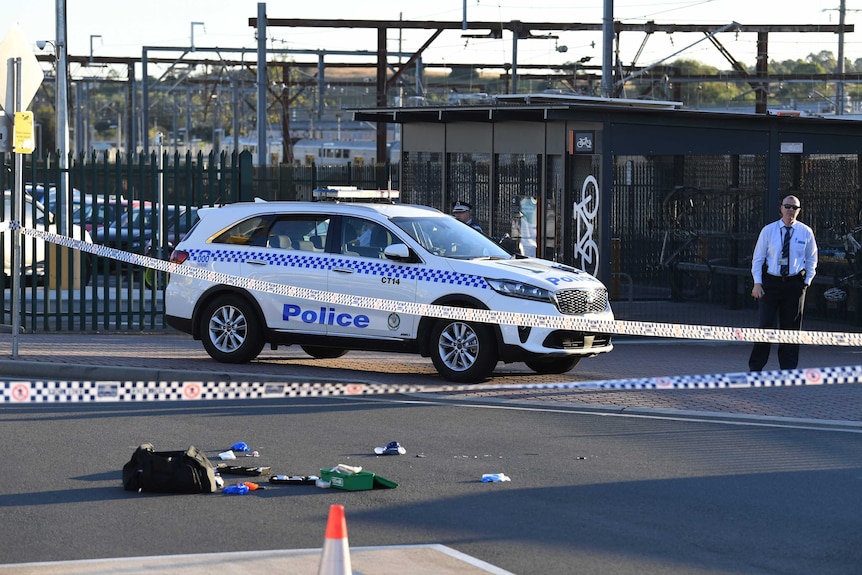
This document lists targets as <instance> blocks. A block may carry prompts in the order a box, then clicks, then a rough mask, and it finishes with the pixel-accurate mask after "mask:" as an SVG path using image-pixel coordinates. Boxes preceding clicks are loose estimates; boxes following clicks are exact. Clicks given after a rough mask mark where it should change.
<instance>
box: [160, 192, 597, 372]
mask: <svg viewBox="0 0 862 575" xmlns="http://www.w3.org/2000/svg"><path fill="white" fill-rule="evenodd" d="M198 215H199V216H200V221H199V222H198V223H197V224H196V225H195V227H194V228H193V229H192V230H191V231H190V232H189V233H188V235H186V237H185V238H184V239H183V240H182V241H181V242H180V243H179V244H177V246H176V248H175V249H174V252H173V254H172V256H171V261H172V262H174V263H177V264H181V265H183V266H185V267H189V268H194V269H198V270H207V271H211V272H223V273H226V274H230V275H234V276H239V277H241V278H245V279H247V280H252V281H253V282H259V281H267V282H276V283H279V284H285V285H289V286H294V287H298V288H309V289H316V290H325V291H330V292H335V293H340V294H350V295H351V296H365V297H369V298H381V299H386V300H397V301H404V302H411V303H413V302H416V303H420V304H436V305H443V306H455V307H465V308H478V309H487V310H496V311H501V312H514V313H518V312H526V313H532V314H540V315H544V316H550V317H563V316H582V317H589V318H596V319H602V320H612V319H613V313H612V311H611V307H610V304H609V302H608V292H607V289H606V288H605V286H604V285H602V283H601V282H600V281H599V280H597V279H596V278H594V277H592V276H591V275H589V274H588V273H586V272H583V271H581V270H577V269H575V268H572V267H569V266H565V265H561V264H558V263H554V262H550V261H545V260H540V259H533V258H525V257H522V256H514V255H511V254H509V253H508V252H506V251H505V250H503V249H502V248H501V247H500V246H499V245H498V244H497V243H495V242H494V241H493V240H491V239H489V238H487V237H485V236H484V235H482V234H481V233H479V232H477V231H476V230H474V229H472V228H471V227H469V226H465V225H464V224H462V223H461V222H459V221H457V220H455V219H454V218H453V217H451V216H449V215H447V214H444V213H442V212H440V211H438V210H435V209H432V208H427V207H424V206H412V205H402V204H340V203H329V202H325V203H324V202H272V203H267V202H253V203H252V202H249V203H237V204H231V205H227V206H223V207H220V208H201V209H200V210H199V211H198ZM366 231H367V232H368V233H367V234H366V233H365V232H366ZM363 238H364V239H363ZM249 283H252V282H249ZM165 310H166V321H167V323H168V324H169V325H171V326H172V327H174V328H176V329H178V330H180V331H183V332H185V333H188V334H191V335H192V336H193V337H194V338H195V339H200V340H202V342H203V346H204V348H205V349H206V351H207V353H209V355H210V356H211V357H212V358H213V359H216V360H217V361H221V362H226V363H244V362H248V361H251V360H252V359H254V358H255V357H257V355H258V354H259V353H260V351H261V350H262V349H263V346H264V345H265V344H267V343H269V344H270V345H272V346H278V345H282V344H299V345H300V346H301V347H302V349H303V350H304V351H305V352H306V353H308V354H309V355H311V356H313V357H317V358H335V357H339V356H341V355H343V354H344V353H346V351H347V350H352V349H363V350H375V351H396V352H408V353H418V354H421V355H422V356H425V357H429V356H430V357H431V359H432V361H433V363H434V366H435V368H436V369H437V371H438V372H439V373H440V375H441V376H443V377H444V378H446V379H448V380H451V381H456V382H465V383H466V382H477V381H481V380H483V379H485V378H487V377H488V376H489V375H490V374H491V373H492V372H493V370H494V368H495V366H496V365H497V363H498V362H499V361H505V362H514V361H524V362H525V363H526V364H527V366H529V367H530V368H531V369H532V370H534V371H536V372H538V373H563V372H566V371H568V370H570V369H572V368H573V367H574V366H575V365H577V364H578V362H579V361H580V359H581V358H582V357H589V356H594V355H597V354H599V353H605V352H609V351H611V349H612V348H613V346H612V344H611V338H610V335H609V334H604V333H585V332H581V331H568V330H559V329H553V328H542V327H518V326H515V325H495V324H487V323H478V322H473V321H468V320H466V319H437V318H433V317H417V316H415V315H410V314H408V313H395V312H390V311H384V310H379V309H373V308H371V307H368V308H366V307H362V308H358V307H349V306H342V305H334V304H321V303H320V302H315V301H310V300H308V299H301V298H298V297H293V296H289V295H276V294H272V293H268V292H264V291H260V290H254V289H250V286H249V285H224V284H220V283H215V282H213V281H209V280H203V279H196V278H193V277H190V276H186V275H181V274H171V276H170V279H169V281H168V285H167V288H166V291H165Z"/></svg>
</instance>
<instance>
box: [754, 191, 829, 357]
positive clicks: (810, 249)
mask: <svg viewBox="0 0 862 575" xmlns="http://www.w3.org/2000/svg"><path fill="white" fill-rule="evenodd" d="M801 205H802V204H801V203H800V202H799V198H797V197H796V196H787V197H785V198H784V199H783V200H781V205H780V206H779V210H780V212H781V219H780V220H778V221H776V222H772V223H771V224H767V225H766V226H764V228H763V229H762V230H761V231H760V236H759V237H758V238H757V244H756V245H755V246H754V255H753V256H752V259H751V275H752V277H753V278H754V287H753V288H752V290H751V296H752V297H753V298H755V299H756V300H758V307H759V309H760V318H759V327H762V328H776V327H777V328H780V329H794V330H798V329H800V328H801V327H802V312H803V310H804V308H805V292H806V290H807V289H808V286H809V285H811V281H812V280H813V279H814V274H815V273H816V272H817V242H815V241H814V232H813V231H812V230H811V228H809V227H808V226H806V225H805V224H803V223H802V222H799V221H797V220H796V218H797V216H798V215H799V211H800V209H801ZM770 347H771V344H769V343H766V342H758V343H755V344H754V347H753V349H752V350H751V356H750V357H749V358H748V367H749V369H751V371H761V370H762V369H763V368H764V367H765V366H766V362H767V361H768V360H769V350H770ZM778 363H779V365H780V366H781V369H796V366H797V365H798V364H799V344H790V343H780V344H778Z"/></svg>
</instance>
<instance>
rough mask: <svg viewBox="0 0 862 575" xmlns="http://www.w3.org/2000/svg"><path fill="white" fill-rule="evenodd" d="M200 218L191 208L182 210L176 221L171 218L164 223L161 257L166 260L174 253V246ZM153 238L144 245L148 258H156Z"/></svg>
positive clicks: (194, 209) (194, 208) (196, 211)
mask: <svg viewBox="0 0 862 575" xmlns="http://www.w3.org/2000/svg"><path fill="white" fill-rule="evenodd" d="M199 219H200V218H199V217H198V208H196V207H194V206H192V207H190V208H189V209H188V210H182V212H181V213H180V214H179V215H178V216H177V219H174V217H173V216H172V217H171V218H170V219H169V221H167V222H166V226H165V240H164V241H163V242H162V257H164V258H168V257H169V256H170V255H171V252H172V251H174V246H175V245H177V244H178V243H179V242H180V241H182V239H183V238H184V237H186V234H187V233H188V232H189V230H190V229H192V227H193V226H194V225H195V224H196V223H197V221H198V220H199ZM154 236H155V234H153V237H151V238H150V239H148V240H147V243H146V245H144V255H145V256H150V257H158V255H159V254H158V253H157V251H158V250H154V249H153V240H154Z"/></svg>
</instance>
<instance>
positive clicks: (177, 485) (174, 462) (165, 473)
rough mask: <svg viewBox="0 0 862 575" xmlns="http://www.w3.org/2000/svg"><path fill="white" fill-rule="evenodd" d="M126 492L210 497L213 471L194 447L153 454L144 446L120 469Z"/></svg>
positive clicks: (152, 450) (214, 487)
mask: <svg viewBox="0 0 862 575" xmlns="http://www.w3.org/2000/svg"><path fill="white" fill-rule="evenodd" d="M123 488H124V489H125V490H126V491H148V492H152V493H212V492H214V491H215V490H216V480H215V470H214V469H213V466H212V463H210V460H209V459H208V458H207V456H206V455H205V454H204V453H203V452H202V451H201V450H199V449H198V448H197V447H195V446H194V445H192V446H190V447H189V448H188V449H187V450H185V451H155V450H154V449H153V446H152V444H150V443H144V444H141V446H140V447H138V448H137V449H136V450H135V452H134V453H133V454H132V458H131V459H130V460H129V462H128V463H126V464H125V465H124V466H123Z"/></svg>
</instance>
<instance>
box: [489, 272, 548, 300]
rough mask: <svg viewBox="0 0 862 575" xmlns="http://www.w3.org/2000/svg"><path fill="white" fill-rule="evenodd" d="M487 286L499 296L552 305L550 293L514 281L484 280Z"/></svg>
mask: <svg viewBox="0 0 862 575" xmlns="http://www.w3.org/2000/svg"><path fill="white" fill-rule="evenodd" d="M485 281H486V282H488V285H489V286H491V288H492V289H493V290H494V291H495V292H497V293H500V294H503V295H507V296H511V297H519V298H523V299H532V300H536V301H544V302H548V303H552V302H553V300H552V299H551V292H549V291H548V290H546V289H543V288H540V287H536V286H534V285H530V284H528V283H524V282H519V281H515V280H492V279H488V278H485Z"/></svg>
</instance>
